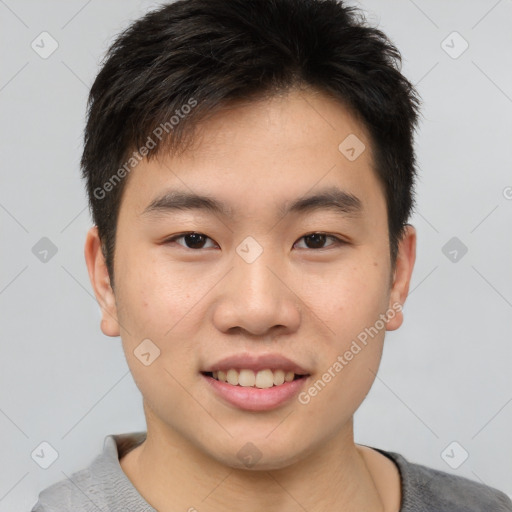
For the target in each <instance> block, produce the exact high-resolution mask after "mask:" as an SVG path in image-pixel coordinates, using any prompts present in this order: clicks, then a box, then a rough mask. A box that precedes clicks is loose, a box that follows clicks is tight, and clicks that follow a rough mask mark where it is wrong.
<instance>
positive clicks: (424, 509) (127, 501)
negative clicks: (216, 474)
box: [31, 432, 512, 512]
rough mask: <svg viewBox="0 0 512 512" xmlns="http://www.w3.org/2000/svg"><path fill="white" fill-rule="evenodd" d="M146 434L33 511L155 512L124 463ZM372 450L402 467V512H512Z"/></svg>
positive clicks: (471, 487)
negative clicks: (129, 475) (122, 466)
mask: <svg viewBox="0 0 512 512" xmlns="http://www.w3.org/2000/svg"><path fill="white" fill-rule="evenodd" d="M145 437H146V432H132V433H128V434H118V435H109V436H106V437H105V440H104V445H103V453H101V454H100V455H98V456H97V457H96V458H95V459H94V460H93V462H92V463H91V465H90V466H89V467H88V468H86V469H83V470H81V471H78V472H76V473H73V474H72V475H71V478H70V479H66V480H61V481H60V482H57V483H55V484H53V485H51V486H50V487H48V488H46V489H44V490H43V491H41V493H40V494H39V500H38V502H37V503H36V504H35V505H34V507H33V508H32V511H31V512H114V511H115V512H156V511H155V509H154V508H153V507H151V506H150V505H149V504H148V503H147V502H146V501H145V500H144V498H143V497H142V496H141V495H140V494H139V493H138V491H137V489H135V487H134V486H133V485H132V483H131V482H130V480H129V479H128V477H127V476H126V475H125V473H124V472H123V470H122V468H121V465H120V464H119V459H120V458H121V457H122V456H123V455H124V454H125V453H127V452H129V451H130V450H131V449H133V448H135V447H136V446H138V445H139V444H140V443H142V442H143V441H144V439H145ZM373 449H374V450H377V451H378V452H380V453H382V454H383V455H385V456H386V457H388V458H389V459H391V460H392V461H393V462H394V463H395V464H396V465H397V467H398V469H399V471H400V476H401V480H402V504H401V507H400V512H512V501H510V499H509V498H508V497H507V496H506V495H505V494H504V493H502V492H500V491H498V490H496V489H493V488H491V487H488V486H486V485H483V484H480V483H477V482H473V481H471V480H468V479H466V478H462V477H460V476H454V475H450V474H448V473H445V472H442V471H436V470H434V469H430V468H427V467H425V466H421V465H419V464H412V463H410V462H408V461H407V460H406V459H405V458H404V457H402V456H401V455H399V454H397V453H393V452H386V451H384V450H379V449H377V448H373ZM192 505H193V504H192ZM199 509H200V507H199ZM199 509H198V510H199Z"/></svg>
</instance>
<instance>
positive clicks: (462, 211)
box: [0, 0, 512, 512]
mask: <svg viewBox="0 0 512 512" xmlns="http://www.w3.org/2000/svg"><path fill="white" fill-rule="evenodd" d="M155 5H157V4H156V3H155V2H152V3H151V2H144V1H137V0H130V1H122V2H121V1H118V2H114V1H112V0H110V1H105V0H103V1H101V2H100V1H99V0H89V1H85V0H72V1H67V2H57V1H44V2H41V1H39V0H37V1H36V0H33V1H28V0H23V1H14V0H0V52H1V60H0V62H1V74H0V108H1V114H0V130H1V131H0V141H1V142H0V143H1V145H2V146H1V147H2V159H1V172H2V187H1V189H0V219H1V229H2V249H3V250H2V264H1V265H0V303H1V304H0V307H1V311H2V322H1V330H2V332H1V340H2V341H1V348H2V350H1V358H0V432H1V439H2V444H1V445H0V446H1V448H0V450H1V451H0V460H1V461H2V462H1V468H0V511H9V512H13V511H23V510H24V511H27V510H30V508H31V507H32V505H33V504H34V503H35V501H36V499H37V495H38V492H39V491H40V490H42V489H43V488H45V487H47V486H48V485H50V484H51V483H53V482H56V481H58V480H60V479H63V478H66V477H67V476H70V475H71V474H72V473H73V472H74V471H77V470H79V469H82V468H83V467H85V466H86V465H88V464H89V463H90V462H91V460H92V458H93V457H95V456H96V455H97V454H98V453H99V452H100V451H101V449H102V444H103V439H104V437H105V435H107V434H110V433H119V432H129V431H134V430H139V429H144V428H145V422H144V417H143V413H142V401H141V396H140V393H139V391H138V389H137V388H136V386H135V384H134V382H133V380H132V378H131V375H130V373H129V371H128V367H127V364H126V362H125V359H124V355H123V353H122V350H121V343H120V339H119V338H108V337H105V336H104V335H103V334H102V333H101V331H100V329H99V319H100V315H99V307H98V305H97V304H96V301H95V299H94V296H93V292H92V288H91V286H90V284H89V279H88V275H87V271H86V266H85V261H84V257H83V244H84V240H85V234H86V231H87V229H88V228H89V227H90V225H91V221H90V219H89V214H88V210H87V208H86V196H85V192H84V188H83V184H82V182H81V179H80V177H79V176H80V175H79V166H78V163H79V158H80V155H81V149H82V130H83V126H84V115H85V104H86V97H87V93H88V88H89V87H90V85H91V84H92V81H93V79H94V77H95V74H96V73H97V71H98V66H99V62H100V59H101V58H102V56H103V55H104V52H105V50H106V49H107V47H108V45H109V43H111V42H112V40H113V38H114V36H115V34H117V33H118V32H119V31H120V30H121V29H123V28H124V27H125V26H126V25H127V23H128V22H129V21H130V20H133V19H135V18H137V17H138V16H140V15H141V14H143V13H144V12H146V11H147V10H148V9H149V8H150V7H151V6H155ZM358 5H360V6H362V7H363V8H364V9H365V10H367V11H368V19H369V21H370V22H371V23H372V24H378V25H379V26H380V28H381V29H382V30H384V31H385V32H386V33H387V34H388V35H389V36H390V37H391V39H392V40H393V41H394V42H395V43H396V45H397V46H398V48H399V49H400V50H401V52H402V55H403V58H404V66H403V72H404V73H405V75H406V76H407V77H408V78H409V79H410V80H411V81H412V82H413V83H415V84H417V87H418V90H419V92H420V94H421V96H422V98H423V101H424V106H423V120H422V122H421V127H420V131H419V134H418V138H417V144H416V147H417V155H418V159H419V165H420V168H421V178H420V181H419V182H418V188H417V194H418V210H417V213H416V214H415V215H414V217H413V219H412V223H413V224H414V225H415V226H416V228H417V231H418V254H417V262H416V267H415V270H414V273H413V279H412V286H411V292H410V296H409V298H408V300H407V303H406V306H405V322H404V325H403V326H402V327H401V328H400V330H399V331H395V332H392V333H388V335H387V340H386V345H385V352H384V357H383V361H382V365H381V369H380V372H379V374H378V378H377V379H376V382H375V384H374V386H373V388H372V390H371V392H370V394H369V396H368V398H367V400H366V402H365V403H364V404H363V406H362V407H361V409H360V410H359V411H358V413H357V415H356V440H357V442H359V443H362V444H367V445H371V446H375V447H379V448H384V449H388V450H392V451H397V452H400V453H402V454H403V455H404V456H406V457H407V458H408V459H409V460H411V461H413V462H418V463H422V464H425V465H428V466H431V467H435V468H438V469H441V470H444V471H447V472H452V473H454V474H458V475H464V476H467V477H469V478H471V479H473V480H477V481H482V482H484V483H486V484H488V485H492V486H494V487H497V488H500V489H501V490H503V491H505V492H506V493H508V494H509V495H512V439H511V435H510V433H511V431H512V430H511V425H512V404H511V401H512V383H511V380H512V378H511V371H510V366H511V362H512V344H511V335H510V332H511V323H512V322H511V321H512V265H511V262H512V236H511V235H512V230H511V227H512V200H511V198H512V188H510V187H512V165H511V164H512V153H511V145H512V126H511V121H510V119H511V117H512V66H511V64H512V61H511V57H510V55H511V52H512V30H511V28H510V27H511V22H512V1H511V0H501V1H496V0H482V1H467V0H466V1H463V0H459V1H455V0H453V1H442V0H436V1H421V0H415V1H414V2H413V1H412V0H411V1H409V0H399V1H391V0H386V1H382V0H380V1H377V0H372V1H364V2H360V3H359V4H358ZM43 31H47V32H49V33H50V34H51V35H52V37H53V38H55V40H57V41H58V44H59V47H58V49H57V50H56V51H55V53H53V54H52V55H51V56H50V57H49V58H47V59H43V58H41V57H40V56H39V55H38V54H37V53H36V52H35V51H34V50H33V49H32V48H31V42H32V41H33V40H34V39H36V38H37V37H38V35H39V34H40V33H41V32H43ZM453 31H457V32H458V33H460V35H461V36H462V37H463V38H464V39H465V40H466V41H467V42H468V43H469V48H468V49H467V50H466V51H465V52H464V53H463V54H462V55H460V56H459V57H458V58H456V59H454V58H452V57H450V56H449V55H448V54H447V53H446V52H445V51H444V49H443V47H442V46H441V44H442V41H443V40H445V39H446V38H447V36H449V35H450V34H451V33H452V32H453ZM446 44H447V45H449V46H452V47H453V48H452V49H451V50H450V51H451V52H452V53H453V52H457V51H458V50H460V48H461V46H460V45H461V40H460V39H457V36H456V38H455V39H453V36H451V38H449V39H448V40H447V42H446V43H445V45H446ZM507 187H509V188H507ZM44 236H46V237H48V238H49V239H50V240H51V241H52V242H53V243H54V244H55V245H56V246H57V248H58V252H57V254H56V255H55V256H54V257H53V258H51V259H50V260H49V261H48V262H46V263H42V262H41V261H40V260H39V259H38V258H36V256H35V255H34V254H33V253H32V247H33V246H34V245H35V244H36V243H37V242H38V241H39V240H40V239H41V238H42V237H44ZM454 236H455V237H457V238H458V239H460V241H461V242H462V243H464V244H465V245H466V246H467V248H468V252H467V254H465V255H464V256H463V257H462V258H460V259H459V260H458V261H457V262H456V263H454V262H452V261H450V259H449V258H448V257H446V256H445V255H444V254H443V252H442V247H443V246H444V244H445V243H446V242H448V240H450V239H451V238H452V237H454ZM459 254H460V253H459ZM43 441H46V442H48V443H50V444H51V445H52V446H53V447H54V448H55V450H57V452H58V459H57V460H56V461H55V462H54V463H53V464H52V465H51V466H50V467H49V468H48V469H46V470H45V469H42V468H41V467H39V466H38V465H37V464H36V463H35V462H34V460H32V458H31V453H32V451H33V450H34V449H35V448H36V447H38V446H39V445H40V443H41V442H43ZM453 441H457V442H458V443H459V444H460V445H461V446H462V447H463V448H464V449H465V450H466V451H467V452H468V453H469V458H468V459H467V460H466V461H465V462H464V463H463V464H462V465H461V466H460V467H459V468H458V469H456V470H453V469H451V468H450V467H449V466H448V465H447V463H446V462H445V461H444V460H443V458H442V457H441V453H442V452H443V450H444V449H445V448H446V447H447V446H448V445H449V444H450V443H452V442H453ZM457 450H460V449H458V448H457V449H456V450H455V451H454V452H453V453H452V452H451V451H450V450H449V451H448V453H449V454H450V455H452V460H454V459H455V460H456V459H457V458H458V457H460V453H459V452H458V451H457Z"/></svg>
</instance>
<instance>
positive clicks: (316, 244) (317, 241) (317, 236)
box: [299, 233, 343, 249]
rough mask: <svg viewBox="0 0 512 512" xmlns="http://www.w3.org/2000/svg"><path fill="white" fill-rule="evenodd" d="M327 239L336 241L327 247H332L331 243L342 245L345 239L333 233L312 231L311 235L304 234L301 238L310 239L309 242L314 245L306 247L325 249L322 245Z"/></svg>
mask: <svg viewBox="0 0 512 512" xmlns="http://www.w3.org/2000/svg"><path fill="white" fill-rule="evenodd" d="M327 239H331V240H333V241H334V243H332V244H330V245H328V246H327V247H330V246H331V245H340V244H342V243H343V240H341V239H340V238H338V237H336V236H333V235H327V234H325V233H311V234H309V235H304V236H303V237H302V238H300V239H299V240H308V241H309V244H310V245H312V246H313V247H306V249H323V247H322V246H323V245H324V244H325V241H326V240H327ZM306 245H307V244H306Z"/></svg>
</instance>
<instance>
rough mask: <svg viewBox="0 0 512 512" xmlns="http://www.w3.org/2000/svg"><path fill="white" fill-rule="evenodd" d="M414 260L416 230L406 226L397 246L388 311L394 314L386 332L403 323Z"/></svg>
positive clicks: (408, 225) (409, 225)
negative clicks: (403, 308)
mask: <svg viewBox="0 0 512 512" xmlns="http://www.w3.org/2000/svg"><path fill="white" fill-rule="evenodd" d="M415 260H416V229H415V228H414V226H412V225H411V224H407V226H406V228H405V232H404V235H403V237H402V239H401V241H400V243H399V246H398V254H397V260H396V267H395V275H394V279H393V284H392V287H391V292H390V295H389V305H388V307H389V309H390V310H393V311H396V314H395V315H394V316H393V317H392V318H391V317H390V318H389V320H388V322H387V324H386V330H388V331H394V330H395V329H398V328H399V327H400V326H401V325H402V322H403V319H404V317H403V313H402V307H403V305H404V303H405V301H406V299H407V294H408V293H409V285H410V283H411V276H412V271H413V268H414V262H415Z"/></svg>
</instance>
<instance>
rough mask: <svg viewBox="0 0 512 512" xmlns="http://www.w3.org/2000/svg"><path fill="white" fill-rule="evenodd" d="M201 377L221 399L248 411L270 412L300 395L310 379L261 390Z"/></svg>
mask: <svg viewBox="0 0 512 512" xmlns="http://www.w3.org/2000/svg"><path fill="white" fill-rule="evenodd" d="M201 375H202V377H203V378H204V379H205V380H206V381H207V383H208V384H209V385H210V386H211V387H212V388H213V390H214V392H215V393H217V394H218V395H219V396H220V397H221V398H223V399H224V400H225V401H226V402H229V403H230V404H231V405H234V406H235V407H238V408H239V409H244V410H246V411H268V410H271V409H275V408H277V407H279V406H280V405H283V404H284V403H286V402H288V401H289V400H291V399H292V398H294V397H295V396H296V395H298V394H299V392H300V390H301V389H302V388H303V387H304V384H305V382H306V380H307V378H308V377H302V378H300V379H295V380H292V381H291V382H285V383H284V384H281V385H280V386H272V387H271V388H266V389H259V388H252V387H243V386H233V385H232V384H228V383H227V382H221V381H220V380H216V379H214V378H213V377H210V376H208V375H204V374H201Z"/></svg>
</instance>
